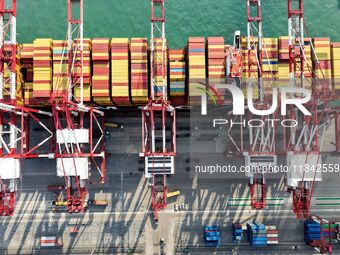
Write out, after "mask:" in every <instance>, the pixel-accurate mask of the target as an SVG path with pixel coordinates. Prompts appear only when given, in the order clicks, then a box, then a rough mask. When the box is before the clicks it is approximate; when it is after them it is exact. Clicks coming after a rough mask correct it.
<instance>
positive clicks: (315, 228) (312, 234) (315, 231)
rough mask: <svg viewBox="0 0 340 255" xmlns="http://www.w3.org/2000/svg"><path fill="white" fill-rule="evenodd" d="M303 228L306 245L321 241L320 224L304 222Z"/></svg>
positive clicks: (314, 221) (311, 221)
mask: <svg viewBox="0 0 340 255" xmlns="http://www.w3.org/2000/svg"><path fill="white" fill-rule="evenodd" d="M304 226H305V243H306V244H312V243H313V242H315V241H319V240H321V233H320V232H321V231H320V222H318V221H316V220H306V221H305V224H304Z"/></svg>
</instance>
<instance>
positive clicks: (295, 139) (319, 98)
mask: <svg viewBox="0 0 340 255" xmlns="http://www.w3.org/2000/svg"><path fill="white" fill-rule="evenodd" d="M304 31H305V23H304V5H303V0H295V1H293V0H288V35H289V40H288V44H289V72H290V85H291V86H294V87H301V88H305V85H306V84H307V83H308V84H309V85H310V87H311V90H312V91H311V92H312V98H311V100H310V102H308V103H306V105H305V106H306V108H307V109H308V111H309V112H310V113H311V116H302V114H301V113H300V112H298V111H297V109H290V110H289V111H288V115H289V116H288V118H290V119H296V120H302V123H303V125H302V126H301V127H294V128H289V130H287V131H286V135H285V136H286V138H285V140H286V150H287V163H288V166H289V167H290V170H291V171H289V173H288V176H287V181H288V186H289V191H290V192H291V193H292V196H293V211H294V213H295V214H296V216H297V218H308V217H310V213H311V212H310V205H311V198H312V195H313V190H314V188H315V183H316V182H317V181H321V180H322V178H321V174H320V173H319V172H318V171H316V169H317V166H318V165H320V164H322V163H321V152H320V150H321V146H322V138H323V135H324V133H325V129H326V126H327V124H328V122H329V117H330V116H329V113H330V94H331V93H330V89H329V85H328V84H327V81H326V80H325V78H324V76H323V75H322V76H323V77H313V79H312V81H311V80H309V79H306V77H305V74H304V73H305V70H304V67H305V61H306V56H305V53H304ZM312 52H313V54H315V55H314V56H315V58H317V55H316V53H315V52H314V48H313V47H312ZM315 65H319V62H318V60H316V61H315ZM307 66H308V68H309V69H310V70H311V68H312V67H311V65H310V64H308V63H307ZM318 68H320V69H321V67H320V66H318ZM297 71H299V72H297ZM298 79H300V83H298V82H297V81H298ZM320 137H321V139H320ZM300 166H301V167H300ZM307 167H308V168H309V169H307ZM311 170H314V171H311Z"/></svg>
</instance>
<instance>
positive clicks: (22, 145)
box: [0, 0, 53, 216]
mask: <svg viewBox="0 0 340 255" xmlns="http://www.w3.org/2000/svg"><path fill="white" fill-rule="evenodd" d="M0 29H1V31H0V189H1V190H0V215H3V216H9V215H12V214H13V212H14V206H15V201H16V194H17V185H18V182H19V180H20V177H21V164H20V160H21V159H30V158H42V157H49V156H50V154H49V148H50V147H49V146H48V142H49V141H50V142H51V141H52V136H53V134H52V132H51V130H50V129H49V128H48V127H47V125H46V123H44V121H42V120H40V119H39V117H41V116H43V115H44V116H45V117H44V118H45V119H46V117H47V119H48V118H51V116H52V114H51V113H49V112H45V111H41V110H35V109H30V108H27V107H24V106H23V105H22V104H23V102H22V101H21V102H20V96H18V97H17V94H20V93H22V91H21V88H20V87H17V85H18V84H19V83H20V82H21V81H20V80H19V81H18V80H17V72H18V71H17V70H18V66H17V54H18V46H17V40H16V0H11V1H5V0H0ZM20 85H21V84H20ZM30 124H35V125H38V126H40V127H41V128H42V130H44V132H42V133H41V134H40V138H39V139H37V138H35V139H34V141H35V142H34V143H32V141H30V139H29V137H30V132H29V127H30ZM32 140H33V139H32ZM44 146H45V147H44ZM41 149H45V150H47V153H45V154H44V153H43V151H44V150H41Z"/></svg>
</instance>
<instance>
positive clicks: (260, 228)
mask: <svg viewBox="0 0 340 255" xmlns="http://www.w3.org/2000/svg"><path fill="white" fill-rule="evenodd" d="M247 230H248V240H249V242H250V245H251V246H256V247H262V246H266V245H267V232H266V226H265V225H263V224H261V223H257V222H253V223H247Z"/></svg>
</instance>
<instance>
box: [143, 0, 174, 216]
mask: <svg viewBox="0 0 340 255" xmlns="http://www.w3.org/2000/svg"><path fill="white" fill-rule="evenodd" d="M150 41H151V42H150V44H151V46H150V47H151V49H150V51H151V52H150V61H151V92H150V97H149V102H148V104H147V105H146V106H145V107H143V109H142V152H141V154H140V156H142V157H144V158H145V177H146V178H150V179H151V180H152V185H151V186H152V191H151V192H152V205H151V206H152V210H153V214H154V220H155V221H156V222H157V221H158V212H159V210H162V209H164V208H165V207H166V196H167V185H166V176H167V175H170V174H174V171H175V166H174V164H175V162H174V160H175V155H176V111H175V108H174V107H172V106H171V104H170V102H169V101H168V97H167V83H166V68H167V66H166V62H167V59H166V53H167V47H166V37H165V13H164V0H151V38H150ZM169 141H170V142H169Z"/></svg>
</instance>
